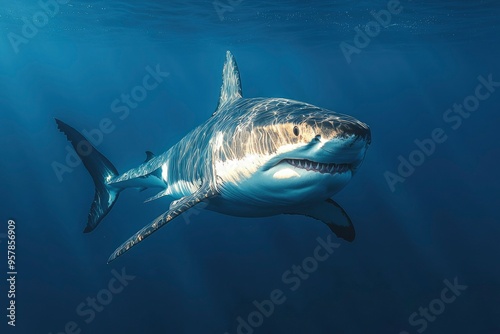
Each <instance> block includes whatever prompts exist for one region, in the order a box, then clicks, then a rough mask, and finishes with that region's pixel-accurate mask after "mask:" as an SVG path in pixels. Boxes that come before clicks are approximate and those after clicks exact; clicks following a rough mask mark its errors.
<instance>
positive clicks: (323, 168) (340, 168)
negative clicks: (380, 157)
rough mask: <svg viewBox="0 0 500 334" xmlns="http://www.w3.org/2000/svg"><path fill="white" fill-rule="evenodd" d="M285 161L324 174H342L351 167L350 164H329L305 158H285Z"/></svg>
mask: <svg viewBox="0 0 500 334" xmlns="http://www.w3.org/2000/svg"><path fill="white" fill-rule="evenodd" d="M285 161H286V162H287V163H289V164H290V165H292V166H294V167H297V168H301V169H305V170H307V171H313V172H319V173H322V174H340V173H345V172H347V171H348V170H350V169H351V165H350V164H335V163H329V164H327V163H322V162H314V161H310V160H305V159H285Z"/></svg>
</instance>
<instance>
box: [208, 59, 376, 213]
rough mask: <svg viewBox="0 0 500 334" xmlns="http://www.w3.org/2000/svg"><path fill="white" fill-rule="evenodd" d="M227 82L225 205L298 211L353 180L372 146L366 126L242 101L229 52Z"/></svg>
mask: <svg viewBox="0 0 500 334" xmlns="http://www.w3.org/2000/svg"><path fill="white" fill-rule="evenodd" d="M222 77H223V84H222V87H221V94H220V99H219V105H218V107H217V110H216V112H215V113H214V117H213V118H212V122H213V128H212V130H213V133H212V141H211V148H212V154H211V157H212V159H213V165H214V167H215V168H214V169H213V173H214V180H217V187H219V188H223V189H224V190H225V193H226V194H227V197H239V202H243V201H244V200H246V201H251V202H253V204H263V205H265V204H266V203H273V205H274V206H276V205H277V204H279V203H282V204H283V205H294V204H296V203H303V202H304V201H308V200H310V201H317V200H318V199H327V198H329V197H331V196H332V195H333V194H335V193H336V192H338V191H339V190H340V189H342V188H343V187H344V186H345V185H346V184H347V183H348V182H349V181H350V180H351V178H352V177H353V175H354V174H355V173H356V171H357V170H358V168H359V166H360V165H361V163H362V161H363V159H364V156H365V153H366V150H367V148H368V146H369V145H370V142H371V133H370V128H369V127H368V126H367V125H366V124H364V123H362V122H360V121H358V120H356V119H355V118H353V117H350V116H347V115H343V114H339V113H336V112H333V111H330V110H327V109H322V108H319V107H316V106H313V105H311V104H307V103H303V102H298V101H293V100H288V99H279V98H267V99H265V98H257V99H244V98H242V89H241V82H240V77H239V71H238V67H237V65H236V61H235V60H234V57H233V56H232V55H231V53H230V52H228V53H227V57H226V63H225V65H224V69H223V75H222Z"/></svg>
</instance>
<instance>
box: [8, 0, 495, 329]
mask: <svg viewBox="0 0 500 334" xmlns="http://www.w3.org/2000/svg"><path fill="white" fill-rule="evenodd" d="M221 2H222V3H228V2H227V1H224V0H221ZM234 3H236V2H234ZM401 4H402V6H403V10H402V12H401V13H400V14H397V15H393V16H392V19H391V23H390V25H389V26H388V27H385V28H382V29H381V31H380V33H379V34H378V36H375V37H373V38H372V40H371V42H370V43H369V45H368V46H366V47H365V48H363V49H360V53H359V54H357V53H356V54H353V55H352V59H351V60H352V61H351V62H350V63H348V61H347V60H346V58H345V57H344V55H343V53H342V51H341V48H340V44H341V42H343V41H344V42H347V43H349V44H353V39H354V37H355V35H356V32H355V28H356V27H358V26H362V27H364V26H365V25H366V24H367V23H368V22H370V21H372V20H373V17H372V16H371V14H370V12H371V11H379V10H382V9H386V8H387V2H386V1H347V0H345V1H280V2H274V3H273V2H262V1H250V0H243V1H242V2H239V3H237V4H235V5H234V6H233V7H232V10H231V11H229V10H228V11H226V12H225V13H224V14H223V18H224V20H221V17H220V16H219V15H218V13H217V11H216V10H215V8H214V4H213V3H212V2H211V1H197V2H193V3H191V2H189V1H187V2H185V1H159V0H158V1H131V0H130V1H76V0H71V1H70V2H69V3H68V4H64V5H63V4H61V5H60V8H59V12H58V13H57V14H56V15H55V16H54V17H53V18H50V20H49V21H48V23H47V24H46V26H45V27H43V28H41V29H40V31H39V32H38V33H37V34H36V36H34V37H33V38H30V39H28V42H27V43H24V44H20V45H19V46H18V52H17V53H16V52H15V48H14V47H13V46H12V43H10V41H9V36H11V37H12V33H14V34H18V35H22V27H23V21H22V18H23V17H27V18H28V19H30V20H31V17H32V16H33V15H34V14H35V13H38V12H40V10H41V7H40V5H39V4H38V2H35V1H32V2H29V3H26V1H23V2H21V1H11V2H9V1H3V2H2V6H1V9H0V50H2V52H1V53H0V112H1V114H0V115H1V116H0V145H1V146H0V147H1V155H0V161H1V164H0V175H1V195H0V196H1V200H0V205H1V210H0V221H1V228H0V233H6V230H7V220H8V219H9V218H11V219H15V221H16V222H17V260H18V263H17V269H18V273H19V274H18V281H17V296H16V303H17V319H16V320H17V321H16V327H15V328H11V327H10V326H7V324H6V322H7V318H6V317H5V312H6V311H5V308H6V307H7V297H6V294H7V290H6V285H5V279H4V278H5V275H6V274H5V273H6V271H7V269H6V260H5V258H6V257H5V254H6V240H5V239H0V240H1V241H2V243H0V248H1V251H0V255H1V256H0V259H1V261H0V267H1V268H2V272H1V273H0V275H1V277H2V279H1V281H2V283H1V285H0V287H1V291H0V306H1V307H0V308H1V309H2V310H4V311H2V314H1V317H0V319H3V320H2V323H1V325H0V328H1V333H23V334H25V333H26V334H31V333H44V334H46V333H53V334H55V333H60V332H63V331H64V328H65V326H66V324H67V323H68V322H70V321H74V322H75V323H76V324H77V325H78V328H79V329H80V330H81V333H92V334H101V333H147V334H150V333H151V334H155V333H162V334H163V333H165V334H166V333H169V334H170V333H173V334H181V333H187V334H191V333H214V334H224V333H225V332H227V333H230V334H233V333H237V330H236V327H237V318H238V317H239V316H241V317H243V318H245V319H246V318H247V317H248V315H249V314H250V313H251V312H253V311H255V306H254V305H253V304H252V302H253V301H254V300H257V301H262V300H264V299H269V295H270V293H271V291H273V290H274V289H281V290H282V291H283V292H284V293H285V296H286V301H285V302H284V303H283V304H282V305H279V306H276V308H275V310H274V313H273V314H272V315H271V316H270V317H268V318H265V320H264V323H263V324H262V325H261V326H260V327H258V328H255V329H254V333H255V334H259V333H272V334H274V333H299V334H322V333H325V334H331V333H335V334H337V333H339V334H340V333H346V334H351V333H353V334H358V333H359V334H366V333H375V334H399V333H400V332H401V331H404V330H406V331H407V332H408V333H411V334H413V333H417V331H416V330H417V329H419V328H421V327H420V326H412V325H411V324H409V322H408V318H409V317H410V315H411V314H412V313H413V312H418V309H419V307H428V305H429V303H430V302H431V301H432V300H434V299H436V298H440V294H441V291H442V289H443V288H444V287H445V284H444V283H443V280H445V279H448V280H449V281H451V282H453V279H454V278H455V277H457V278H458V282H459V283H460V284H465V285H467V286H468V288H467V290H465V291H464V292H462V294H461V295H460V296H459V297H457V299H456V300H455V301H454V302H453V303H451V304H446V309H445V310H444V312H443V313H442V314H441V315H439V316H438V317H437V318H436V319H435V320H434V321H432V322H429V323H428V327H427V328H426V330H425V333H429V334H430V333H451V334H457V333H458V334H462V333H463V334H469V333H488V334H489V333H500V321H499V319H500V266H499V262H498V254H500V243H499V241H498V240H499V238H500V227H499V223H500V215H499V213H498V212H499V211H498V208H499V207H500V196H499V191H500V182H499V181H498V171H499V167H498V166H499V163H500V148H499V135H500V131H499V130H498V128H499V125H500V123H499V121H500V117H499V113H500V109H499V106H500V87H498V88H496V89H497V90H496V91H495V92H493V93H491V96H490V97H489V98H488V99H486V100H485V101H481V103H480V105H479V107H478V109H477V110H476V111H474V112H473V113H472V114H471V115H470V117H468V118H467V119H463V121H462V123H461V125H460V127H458V129H456V130H454V129H452V127H451V126H452V125H454V123H447V122H446V121H445V120H444V119H443V115H444V114H445V113H446V111H447V109H449V108H452V107H453V104H454V103H463V101H464V99H465V98H466V97H467V96H469V95H471V94H474V93H475V89H476V86H477V85H478V84H479V81H478V79H477V78H478V77H479V76H483V77H484V78H488V76H489V75H490V74H491V75H492V78H493V80H494V81H500V66H499V63H498V61H499V59H500V47H499V37H498V36H500V19H499V18H500V4H499V3H498V1H494V0H491V1H465V0H462V1H434V4H432V2H431V1H403V0H402V1H401ZM9 34H10V35H9ZM226 50H231V52H233V54H234V56H235V57H236V60H237V61H238V65H239V68H240V71H241V79H242V84H243V94H244V95H245V96H247V97H258V96H262V97H285V98H291V99H295V100H300V101H305V102H309V103H312V104H314V105H317V106H320V107H324V108H328V109H331V110H335V111H338V112H341V113H346V114H349V115H352V116H354V117H356V118H358V119H360V120H362V121H364V122H366V123H367V124H369V125H370V127H371V129H372V145H371V147H370V149H369V150H368V153H367V156H366V159H365V162H364V164H363V166H362V167H361V168H360V170H359V173H358V174H357V175H356V176H355V177H354V179H353V180H352V182H351V183H350V184H349V185H348V186H347V187H346V188H345V189H344V190H343V191H342V192H340V193H339V194H337V195H336V197H335V200H336V201H337V202H339V203H340V204H341V205H342V206H343V207H344V208H345V210H346V211H347V212H349V214H350V216H351V218H352V220H353V222H354V225H355V227H356V232H357V237H356V240H355V241H354V242H353V243H347V242H344V241H343V240H340V239H336V238H335V237H334V238H333V240H334V241H335V242H338V243H339V244H340V246H339V248H338V249H337V250H336V251H335V252H334V253H333V254H332V255H331V256H330V257H329V258H328V260H326V261H325V262H321V263H320V264H319V266H318V269H317V270H316V271H314V272H312V273H311V274H310V277H309V278H308V279H306V280H303V281H302V282H301V286H300V287H299V288H298V289H297V290H296V291H291V290H290V286H291V285H290V284H285V283H284V282H283V281H282V275H283V273H284V272H285V271H287V270H289V269H290V268H291V266H292V265H294V264H295V265H299V264H301V263H302V261H303V260H304V259H305V258H306V257H308V256H311V255H312V254H313V251H314V249H315V247H316V246H317V245H318V243H317V241H316V239H317V238H318V237H321V238H323V239H326V238H327V237H328V235H329V230H328V228H327V227H326V226H324V225H323V224H322V223H320V222H318V221H315V220H312V219H309V218H306V217H299V216H277V217H271V218H265V219H244V218H235V217H228V216H223V215H219V214H216V213H212V212H206V211H200V212H199V213H197V214H196V215H192V216H190V217H189V220H188V221H187V220H185V219H182V218H178V219H176V220H175V221H173V222H172V223H171V224H169V225H168V226H166V227H164V228H162V229H161V230H160V231H159V232H157V233H155V234H154V235H153V236H151V237H150V238H148V239H147V240H146V241H145V242H143V243H142V244H140V245H139V246H137V247H135V248H134V249H133V250H131V251H130V252H128V253H127V254H125V255H124V256H123V257H121V258H119V259H118V260H117V261H115V262H113V263H112V264H110V265H107V264H106V259H107V258H108V256H109V255H110V254H111V252H112V251H113V250H114V249H115V248H116V247H117V246H119V245H120V244H121V243H122V242H123V241H124V240H126V239H127V238H128V237H129V236H131V235H132V234H133V233H135V232H136V231H137V230H138V229H140V228H141V227H142V226H144V225H145V224H148V223H149V222H150V221H151V220H152V219H154V218H155V217H156V216H158V215H160V214H161V213H163V212H164V211H166V210H167V209H168V205H169V199H168V198H163V199H160V200H157V201H155V202H151V203H146V204H143V203H142V202H143V201H144V200H145V199H146V198H148V197H150V196H153V195H154V194H155V192H154V190H149V191H146V192H137V191H135V190H128V191H125V192H123V193H122V194H121V197H120V199H119V200H118V202H117V204H116V205H115V207H114V208H113V211H112V212H111V213H110V214H109V215H108V216H107V217H106V218H105V220H104V221H103V223H102V224H101V225H100V226H99V227H98V228H97V229H96V230H95V231H94V232H93V233H91V234H83V233H82V231H83V229H84V226H85V223H86V218H87V213H88V209H89V207H90V203H91V201H92V198H93V192H94V187H93V183H92V180H91V178H90V176H89V175H88V174H87V171H86V170H85V168H84V167H83V166H82V165H80V166H78V167H76V168H74V170H73V171H72V172H71V173H66V174H64V175H63V179H62V182H60V181H59V180H58V177H57V176H56V174H55V172H54V170H53V162H54V161H57V162H60V163H64V160H65V158H66V154H67V151H66V150H65V147H66V146H67V144H68V143H67V141H66V139H65V137H64V136H63V135H62V134H61V133H60V132H58V131H57V128H56V124H55V122H54V117H57V118H60V119H62V120H64V121H65V122H67V123H68V124H71V125H72V126H74V127H75V128H77V129H79V130H84V129H86V130H91V129H94V128H97V127H98V126H99V122H100V121H101V120H102V119H103V118H109V119H111V120H112V122H113V126H114V131H112V132H111V133H109V134H106V135H105V136H104V138H103V140H102V144H101V145H99V150H100V151H101V152H102V153H103V154H105V155H106V156H107V157H108V158H109V159H110V161H112V162H113V163H114V165H115V166H116V167H117V169H118V170H119V171H121V172H123V171H125V170H127V169H129V168H132V167H134V166H136V165H137V164H139V163H141V162H142V161H143V160H144V158H145V154H144V151H146V150H151V151H153V152H155V153H161V152H162V151H164V150H166V149H168V148H169V147H170V146H171V145H173V144H175V143H176V142H177V141H178V140H179V139H181V138H182V136H184V135H185V134H186V133H187V132H188V131H190V130H191V129H192V128H193V127H195V126H197V125H198V124H200V123H202V122H204V121H205V120H206V119H207V118H208V117H210V115H211V114H212V112H213V111H214V109H215V107H216V105H217V101H218V92H219V88H220V85H221V71H222V66H223V62H224V58H225V52H226ZM157 64H159V66H160V68H161V69H162V70H163V71H166V72H169V73H170V75H169V76H168V77H167V78H166V79H165V80H164V81H163V82H162V83H161V84H160V85H159V86H158V88H156V89H154V90H152V91H151V92H149V93H148V96H147V98H146V99H145V100H144V101H142V102H140V103H139V105H138V106H137V107H136V108H135V109H131V110H130V114H129V115H128V117H126V118H124V119H123V120H122V119H120V118H119V116H120V115H121V114H119V113H114V112H113V110H112V108H111V104H112V102H113V101H114V100H115V99H117V98H120V95H121V94H123V93H126V94H129V93H130V92H131V90H132V89H133V88H134V87H135V86H137V85H140V84H142V80H143V77H144V76H145V75H146V74H147V71H146V69H145V68H146V67H147V66H151V67H153V68H154V67H156V65H157ZM435 128H442V129H443V131H444V132H445V133H446V135H447V140H446V141H445V142H444V143H442V144H437V145H436V148H435V152H434V153H433V154H431V155H430V156H428V157H426V160H425V162H424V163H423V164H422V165H421V166H419V167H417V168H416V169H415V171H414V172H413V174H412V175H411V176H409V177H407V178H406V181H405V182H404V183H398V184H396V185H395V189H394V191H391V189H390V187H389V185H388V183H387V181H386V178H385V176H384V173H385V172H386V171H390V172H393V173H397V168H398V164H399V160H398V157H399V156H400V155H401V156H403V157H405V158H408V156H409V155H410V153H411V152H412V151H414V150H415V149H416V148H417V146H416V144H415V143H414V141H415V140H416V139H419V140H423V139H425V138H430V136H431V133H432V132H433V130H434V129H435ZM186 222H189V223H186ZM122 268H126V272H127V273H128V274H130V275H134V276H136V277H135V279H134V280H132V281H131V282H130V283H129V284H128V286H126V287H125V288H124V290H123V292H121V293H119V294H116V295H114V296H113V300H112V302H111V303H109V305H107V306H105V307H104V309H103V310H102V311H101V312H97V313H96V316H95V319H93V321H90V323H86V322H85V320H88V317H87V316H83V317H82V316H80V315H78V314H77V311H76V309H77V307H78V305H79V304H80V303H82V302H83V303H85V302H86V298H87V297H95V296H96V295H97V294H98V293H99V291H101V289H104V288H107V286H108V283H109V282H110V280H111V279H112V277H113V274H112V270H113V269H116V270H117V271H121V270H122ZM419 318H420V317H419ZM75 333H78V332H75Z"/></svg>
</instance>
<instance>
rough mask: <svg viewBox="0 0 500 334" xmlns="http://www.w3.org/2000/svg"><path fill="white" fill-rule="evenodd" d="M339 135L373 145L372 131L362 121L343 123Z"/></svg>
mask: <svg viewBox="0 0 500 334" xmlns="http://www.w3.org/2000/svg"><path fill="white" fill-rule="evenodd" d="M338 129H339V134H340V135H341V136H344V137H355V138H358V139H362V140H364V141H365V142H366V143H367V144H370V143H371V131H370V128H369V127H368V125H366V124H365V123H363V122H360V121H352V122H342V123H341V124H340V126H339V127H338Z"/></svg>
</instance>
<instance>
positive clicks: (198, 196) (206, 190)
mask: <svg viewBox="0 0 500 334" xmlns="http://www.w3.org/2000/svg"><path fill="white" fill-rule="evenodd" d="M216 195H218V193H217V192H216V191H215V190H213V189H211V188H210V187H208V186H207V187H201V188H200V189H198V191H196V192H195V193H193V194H192V195H189V196H186V197H183V198H181V199H180V200H178V201H176V202H175V204H174V205H171V206H170V209H169V210H168V211H167V212H165V213H164V214H162V215H161V216H159V217H157V218H156V219H155V220H154V221H153V222H152V223H150V224H149V225H146V226H145V227H143V228H142V229H141V230H140V231H139V232H137V233H136V234H134V235H133V236H132V237H130V238H129V239H128V240H127V241H125V242H124V243H123V244H122V245H121V246H120V247H118V248H117V249H116V250H115V251H114V252H113V254H111V256H110V257H109V259H108V263H110V262H111V261H113V260H115V259H116V258H117V257H118V256H120V255H122V254H123V253H125V252H126V251H128V250H129V249H130V248H132V247H133V246H135V245H136V244H138V243H139V242H141V241H142V240H144V239H145V238H147V237H148V236H150V235H151V234H152V233H154V232H156V231H157V230H158V229H159V228H160V227H162V226H163V225H165V224H167V223H168V222H170V221H171V220H172V219H174V218H175V217H177V216H179V215H180V214H182V213H183V212H185V211H187V210H189V209H191V208H192V207H194V206H195V205H196V204H198V203H200V202H202V201H203V200H206V199H208V198H210V197H213V196H216Z"/></svg>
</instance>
